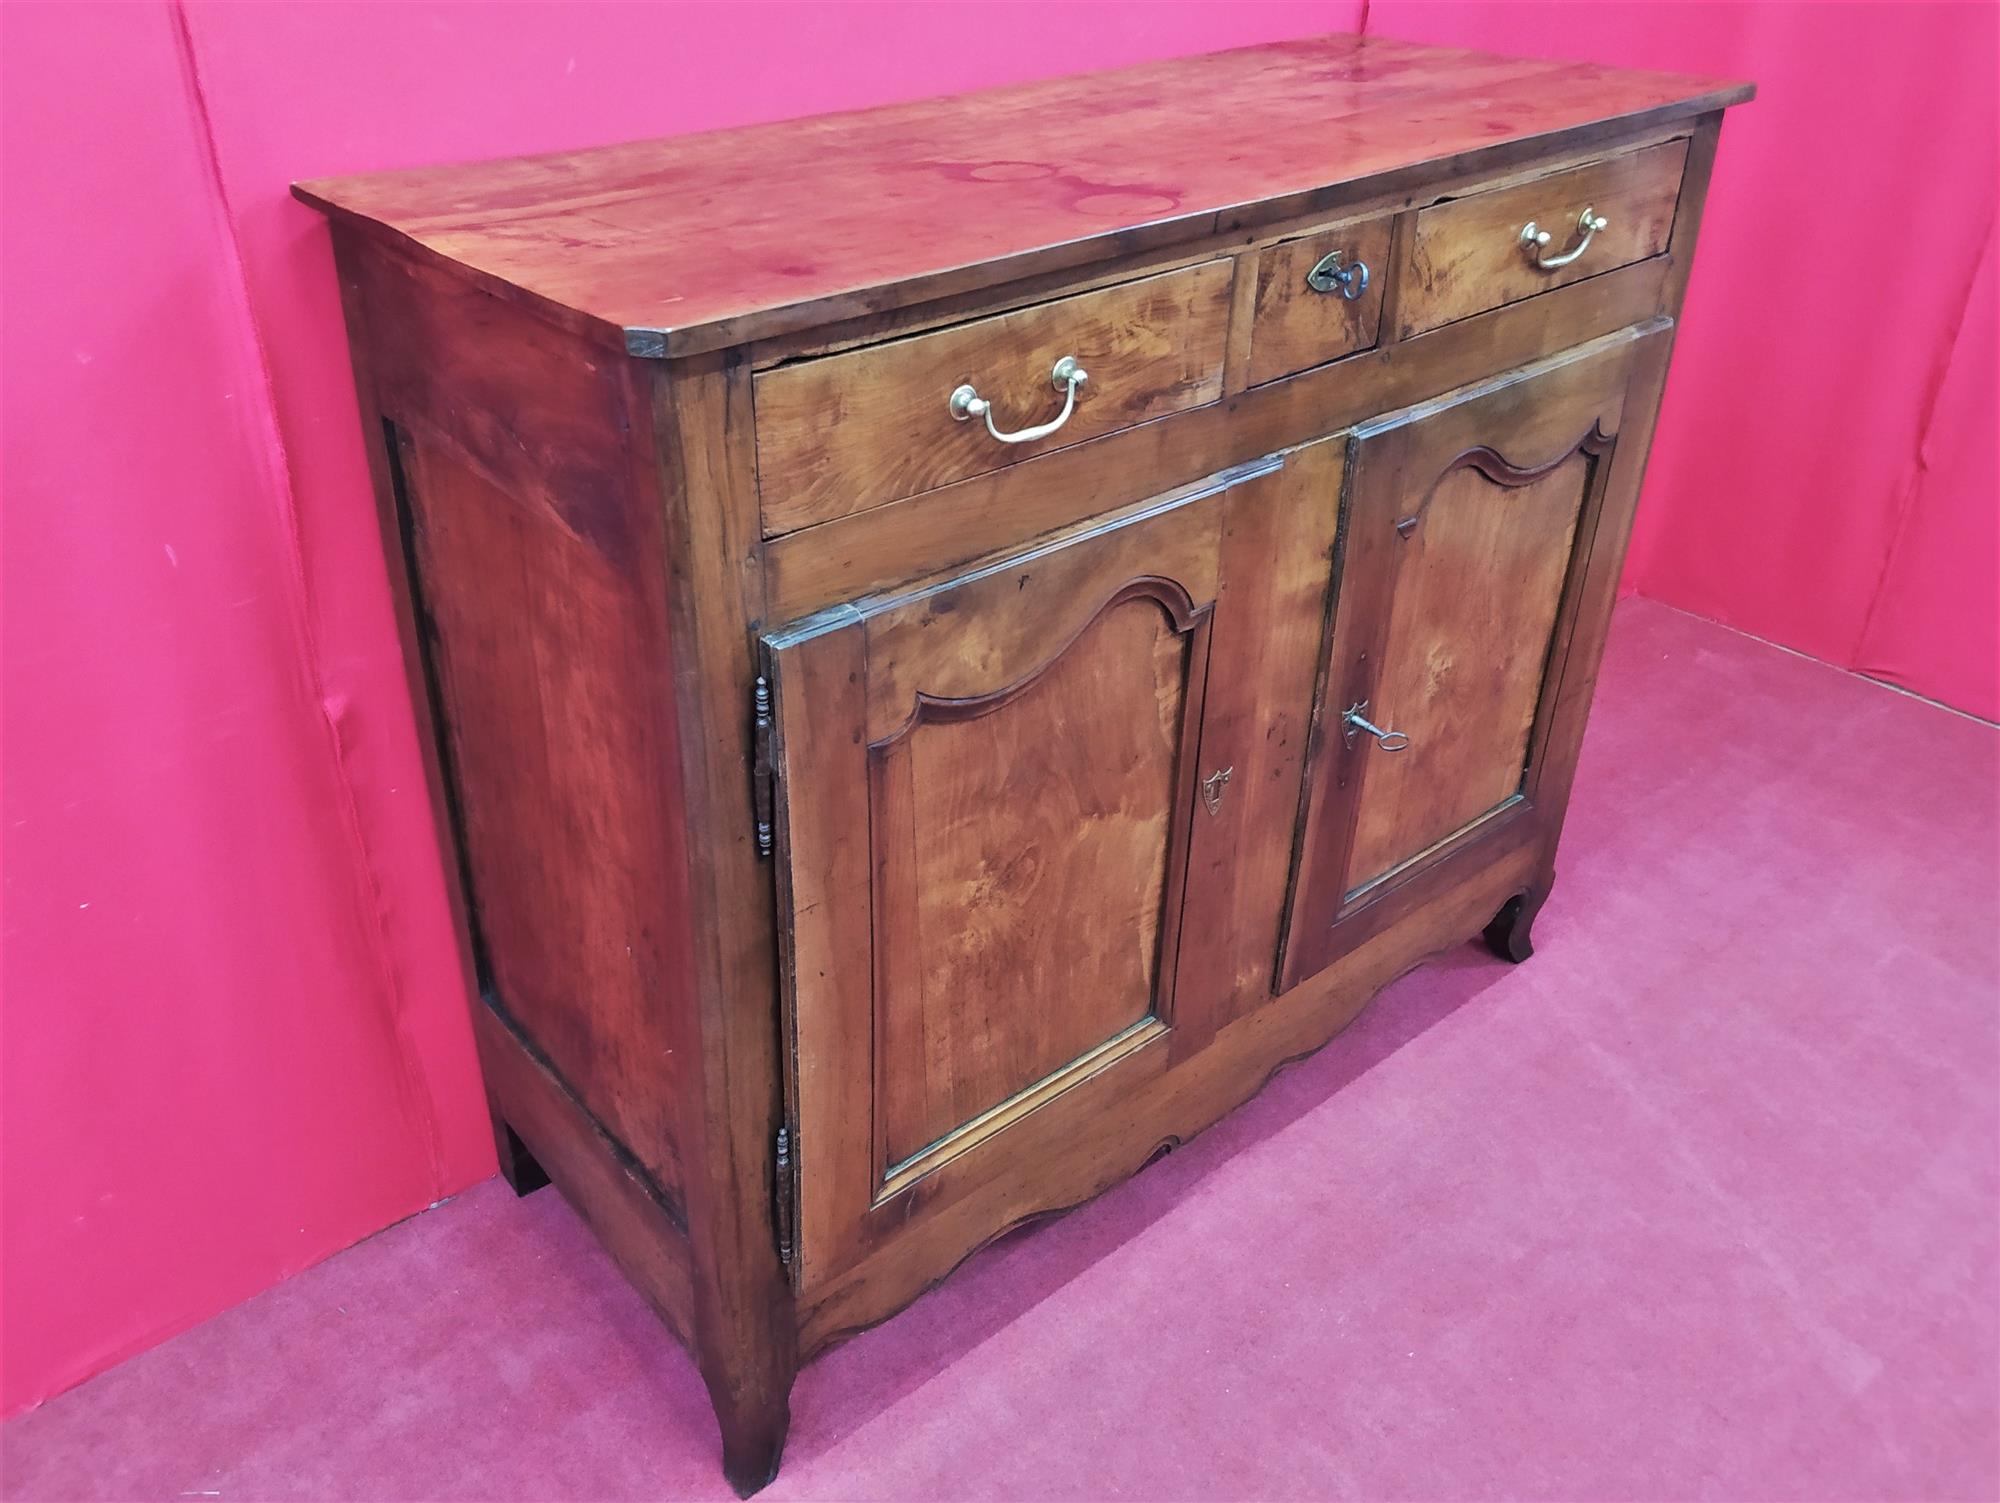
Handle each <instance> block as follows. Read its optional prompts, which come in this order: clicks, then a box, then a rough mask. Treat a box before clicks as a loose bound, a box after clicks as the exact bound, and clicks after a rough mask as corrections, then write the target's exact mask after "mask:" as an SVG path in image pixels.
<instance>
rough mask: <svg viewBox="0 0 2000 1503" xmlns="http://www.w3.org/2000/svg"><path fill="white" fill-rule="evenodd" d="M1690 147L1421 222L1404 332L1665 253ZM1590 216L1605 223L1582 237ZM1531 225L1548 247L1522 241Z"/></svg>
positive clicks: (1494, 195) (1648, 152)
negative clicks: (1584, 221)
mask: <svg viewBox="0 0 2000 1503" xmlns="http://www.w3.org/2000/svg"><path fill="white" fill-rule="evenodd" d="M1686 160H1687V142H1685V141H1668V142H1664V143H1662V144H1661V145H1659V146H1649V147H1647V148H1646V149H1645V150H1643V151H1634V152H1628V153H1627V154H1626V155H1624V156H1622V157H1612V158H1610V159H1609V160H1607V161H1603V162H1593V163H1591V164H1590V165H1589V166H1587V167H1578V168H1576V169H1574V170H1573V171H1570V172H1559V173H1556V174H1555V175H1553V176H1551V177H1545V178H1537V179H1536V180H1535V181H1533V182H1529V183H1521V184H1518V185H1517V186H1515V187H1512V188H1499V189H1495V190H1494V191H1493V192H1491V193H1478V194H1474V195H1473V196H1472V197H1470V198H1461V199H1456V200H1454V201H1452V202H1450V203H1443V204H1438V205H1436V206H1435V207H1434V208H1429V209H1424V210H1421V211H1419V212H1418V214H1417V224H1416V232H1415V234H1414V235H1413V236H1412V245H1411V250H1410V265H1409V275H1408V280H1407V281H1406V282H1405V284H1404V286H1403V295H1402V300H1401V305H1400V306H1401V317H1400V319H1399V332H1400V333H1401V334H1402V335H1404V336H1408V335H1411V334H1421V333H1422V332H1423V331H1424V330H1426V329H1435V328H1436V327H1438V325H1440V324H1448V323H1450V322H1451V321H1452V320H1453V319H1459V318H1464V317H1466V316H1467V315H1468V314H1473V313H1483V312H1484V311H1485V310H1487V309H1488V308H1498V307H1500V306H1501V305H1502V304H1504V303H1514V302H1519V301H1520V300H1521V299H1522V298H1526V297H1533V296H1534V295H1535V294H1536V293H1538V292H1547V291H1548V290H1549V289H1550V288H1552V287H1563V286H1566V285H1568V284H1569V283H1571V282H1578V281H1582V280H1583V279H1584V278H1585V277H1592V276H1596V275H1597V274H1598V273H1599V272H1601V271H1611V270H1613V269H1614V268H1616V267H1620V266H1629V265H1630V264H1631V263H1632V262H1634V261H1643V260H1645V259H1646V258H1647V257H1648V256H1657V255H1659V254H1660V253H1661V252H1662V251H1664V250H1665V249H1666V248H1667V240H1668V237H1669V236H1670V235H1671V233H1672V232H1673V227H1674V206H1675V204H1676V203H1677V202H1678V200H1679V198H1680V189H1681V166H1682V164H1683V163H1684V162H1685V161H1686ZM1586 210H1588V211H1589V212H1590V213H1591V214H1592V215H1593V216H1594V217H1595V218H1601V219H1603V220H1604V227H1603V228H1602V229H1598V230H1594V231H1592V232H1590V233H1589V234H1588V237H1587V240H1588V243H1585V242H1586V235H1585V231H1584V229H1583V226H1582V225H1581V223H1580V221H1581V219H1582V216H1583V214H1584V213H1585V211H1586ZM1531 224H1532V225H1533V226H1534V227H1535V230H1536V232H1537V234H1546V235H1547V236H1548V237H1549V238H1548V240H1547V241H1546V243H1536V242H1531V241H1529V240H1527V239H1525V238H1524V236H1523V231H1524V230H1526V228H1527V227H1528V226H1529V225H1531Z"/></svg>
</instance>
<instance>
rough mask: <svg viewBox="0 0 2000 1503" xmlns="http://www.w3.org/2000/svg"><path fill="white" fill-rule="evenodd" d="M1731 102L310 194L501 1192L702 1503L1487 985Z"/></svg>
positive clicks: (1643, 445)
mask: <svg viewBox="0 0 2000 1503" xmlns="http://www.w3.org/2000/svg"><path fill="white" fill-rule="evenodd" d="M1749 97H1750V89H1749V88H1748V87H1747V86H1745V85H1740V84H1718V83H1712V82H1706V81H1701V80H1695V79H1686V78H1677V77H1669V76H1664V75H1659V74H1649V73H1631V72H1620V71H1615V70H1610V69H1605V68H1599V67H1595V66H1590V65H1586V64H1577V63H1556V62H1530V61H1520V60H1510V59H1503V58H1495V57H1488V56H1483V55H1479V54H1475V53H1467V52H1453V51H1440V50H1437V49H1432V48H1423V47H1416V46H1411V45H1408V44H1404V43H1399V42H1392V41H1383V40H1377V39H1366V40H1363V39H1358V38H1354V37H1326V38H1321V39H1316V40H1312V41H1306V42H1297V43H1287V44H1282V45H1276V46H1268V47H1260V48H1250V49H1245V50H1242V51H1236V52H1228V53H1221V54H1217V55H1214V56H1210V57H1201V58H1190V59H1184V60H1178V61H1172V62H1164V63H1157V64H1152V65H1148V66H1145V67H1138V68H1132V69H1128V70H1125V71H1121V72H1116V73H1108V74H1102V75H1097V76H1093V77H1085V78H1070V79H1061V80H1057V81H1053V82H1047V83H1039V84H1032V85H1027V86H1023V87H1016V88H1010V89H1004V90H998V91H995V92H991V93H985V94H978V95H972V96H968V97H964V98H958V99H945V100H930V101H924V102H921V103H916V104H907V105H899V106H894V107H890V108H885V109H877V110H869V111H863V112H859V113H854V114H847V115H837V116H830V117H826V118H822V119H813V120H798V121H790V122H785V123H781V124H774V125H761V126H753V127H749V128H746V129H739V130H730V131H722V132H716V133H712V134H705V135H695V136H683V137H678V138H674V139H669V140H663V141H653V142H645V143H639V144H634V145H625V146H611V147H604V148H599V149H594V150H589V151H581V152H576V153H572V154H569V155H563V156H551V157H539V158H533V159H528V160H521V161H511V162H493V163H484V164H479V165H473V166H460V167H446V168H437V169H425V170H420V171H411V172H402V173H393V174H382V175H376V176H369V177H359V178H349V179H340V180H334V181H323V182H316V183H311V184H306V185H302V186H300V187H299V188H298V189H297V190H296V191H297V193H298V195H299V196H300V197H301V198H303V199H304V200H305V201H306V202H308V203H311V204H314V205H316V206H318V207H319V208H321V209H323V210H324V211H325V212H326V213H327V215H328V216H329V217H330V219H331V221H332V233H333V248H334V254H335V260H336V264H337V266H338V270H339V276H340V283H341V289H342V293H343V297H344V301H345V307H346V310H347V318H348V324H349V331H350V335H351V343H352V349H353V354H354V368H355V375H356V381H357V385H358V388H359V393H360V404H361V411H362V417H363V422H364V425H365V428H366V435H367V438H368V446H369V450H370V453H371V455H372V463H373V466H374V474H375V482H376V485H375V488H376V493H377V500H378V503H379V513H380V517H381V523H382V533H383V540H384V545H385V548H386V549H387V551H388V554H389V556H390V559H391V561H392V567H391V573H392V574H393V575H394V576H395V578H396V580H397V581H398V590H399V599H400V609H401V611H402V614H403V617H404V627H405V633H406V637H405V640H406V643H407V658H408V663H409V668H410V674H411V686H412V692H413V696H414V699H415V701H416V704H417V707H418V714H419V718H420V720H422V721H423V722H424V724H425V726H426V729H427V732H428V734H427V737H426V740H427V743H428V746H429V750H430V757H431V763H432V778H433V790H432V791H433V795H434V801H435V805H436V808H437V809H438V811H439V818H440V826H441V838H442V839H443V840H444V841H445V843H446V846H447V849H448V851H449V852H450V860H449V861H448V863H447V864H448V866H449V867H450V868H451V870H452V872H453V873H454V875H455V879H456V880H455V891H456V897H457V906H458V911H459V914H460V917H461V919H462V923H461V926H460V930H461V940H462V944H463V949H464V955H465V966H466V974H467V976H468V978H469V980H470V982H471V983H472V986H473V989H474V991H475V993H476V1000H475V1002H474V1005H473V1017H474V1024H475V1033H476V1037H477V1042H478V1048H479V1053H480V1058H481V1061H482V1063H483V1066H484V1070H485V1077H486V1087H487V1092H488V1096H489V1099H490V1102H491V1106H492V1113H493V1123H494V1131H495V1135H496V1138H497V1141H498V1144H499V1151H500V1159H501V1165H502V1168H503V1171H504V1172H505V1173H506V1174H507V1176H508V1177H509V1179H510V1180H511V1181H512V1182H513V1184H514V1185H515V1187H516V1188H517V1189H520V1190H523V1191H525V1190H527V1189H529V1188H531V1187H532V1186H534V1185H537V1184H540V1183H543V1182H544V1181H545V1180H552V1181H553V1182H554V1183H555V1184H556V1185H557V1186H558V1187H559V1188H560V1190H561V1191H562V1192H563V1194H564V1195H566V1196H567V1197H568V1198H569V1199H570V1200H571V1201H572V1202H573V1203H574V1204H575V1205H576V1207H577V1208H578V1209H579V1210H580V1211H581V1213H582V1214H583V1215H584V1217H585V1218H586V1219H587V1220H588V1221H589V1222H590V1224H591V1225H592V1227H593V1228H594V1229H595V1230H596V1232H597V1234H598V1236H599V1237H601V1238H602V1239H603V1241H604V1243H605V1245H606V1246H607V1247H608V1248H609V1249H610V1251H611V1252H612V1254H613V1255H614V1256H615V1257H616V1258H617V1259H618V1261H619V1262H620V1263H621V1265H622V1266H623V1267H624V1268H625V1269H626V1271H627V1272H628V1273H629V1274H630V1276H631V1277H632V1279H633V1280H634V1281H635V1283H636V1284H637V1285H638V1286H639V1288H641V1289H642V1290H643V1291H644V1292H645V1293H646V1295H647V1296H648V1298H649V1299H650V1300H651V1302H652V1304H653V1305H654V1307H655V1308H656V1309H657V1310H658V1311H659V1313H660V1316H661V1317H662V1319H663V1320H664V1321H665V1323H666V1324H667V1326H668V1327H669V1328H670V1329H671V1330H672V1331H673V1332H674V1333H675V1334H676V1335H677V1336H678V1337H679V1338H680V1339H681V1340H682V1341H683V1342H685V1343H686V1344H687V1345H688V1347H689V1348H690V1350H691V1351H692V1352H693V1354H694V1356H695V1358H696V1360H697V1362H698V1363H699V1365H700V1367H701V1371H702V1374H703V1376H704V1377H705V1379H706V1380H707V1383H708V1386H709V1390H710V1393H711V1395H712V1396H713V1399H714V1403H715V1409H716V1413H717V1416H718V1418H719V1420H720V1423H721V1430H722V1439H723V1458H724V1465H725V1468H726V1470H727V1473H728V1476H729V1478H730V1480H731V1481H732V1482H733V1483H734V1484H735V1485H736V1487H737V1488H738V1490H739V1491H741V1492H743V1493H745V1494H747V1493H749V1492H751V1491H754V1490H755V1489H756V1488H757V1487H759V1486H761V1485H762V1484H763V1483H765V1482H766V1481H768V1480H769V1478H770V1477H771V1476H773V1475H774V1474H775V1471H776V1468H777V1464H778V1457H779V1454H780V1451H781V1449H782V1445H783V1440H784V1434H785V1428H786V1424H787V1418H788V1410H787V1403H788V1394H789V1391H790V1388H791V1384H792V1378H793V1374H794V1372H795V1371H796V1369H797V1366H798V1364H799V1363H800V1362H801V1361H802V1360H804V1359H805V1358H807V1357H809V1356H810V1355H811V1354H812V1353H814V1352H815V1351H817V1350H819V1349H821V1348H823V1347H825V1346H826V1345H827V1344H828V1343H830V1342H832V1341H835V1340H837V1339H839V1338H840V1337H841V1336H843V1335H845V1334H847V1333H850V1332H853V1331H856V1330H858V1329H860V1328H862V1327H864V1326H867V1325H869V1324H871V1323H873V1322H876V1321H879V1320H881V1319H883V1318H884V1317H885V1316H887V1315H889V1314H891V1313H892V1312H894V1311H895V1310H897V1309H899V1308H901V1307H902V1306H903V1305H905V1304H907V1303H908V1302H909V1301H911V1300H912V1299H914V1298H916V1297H917V1296H918V1295H919V1294H920V1293H922V1292H923V1291H924V1290H925V1289H926V1288H928V1287H929V1286H930V1285H932V1284H934V1283H936V1282H937V1281H938V1280H940V1279H942V1278H943V1277H944V1276H945V1275H946V1274H948V1273H949V1272H950V1271H951V1270H952V1269H953V1268H954V1267H956V1266H957V1265H958V1263H959V1262H961V1261H962V1260H963V1259H964V1258H965V1257H966V1256H967V1255H968V1254H969V1253H971V1252H972V1251H973V1250H974V1249H976V1248H978V1247H980V1246H981V1245H983V1244H984V1243H986V1242H989V1241H991V1240H992V1239H993V1238H994V1237H996V1236H998V1235H1000V1234H1001V1233H1002V1232H1004V1231H1006V1230H1007V1229H1008V1228H1010V1227H1014V1226H1017V1225H1019V1224H1020V1223H1021V1222H1023V1221H1024V1220H1027V1219H1028V1218H1031V1217H1035V1216H1041V1215H1046V1214H1049V1213H1051V1212H1055V1211H1060V1210H1062V1209H1064V1208H1066V1207H1070V1206H1074V1205H1076V1204H1077V1203H1079V1202H1080V1201H1083V1200H1086V1199H1088V1198H1089V1197H1091V1196H1093V1195H1095V1194H1097V1193H1098V1192H1099V1191H1101V1190H1103V1189H1105V1188H1106V1187H1107V1186H1109V1185H1112V1184H1115V1183H1116V1182H1117V1181H1119V1180H1120V1179H1122V1178H1124V1177H1125V1176H1127V1175H1129V1174H1131V1173H1133V1172H1134V1171H1135V1170H1137V1169H1139V1168H1140V1167H1141V1166H1143V1165H1144V1164H1145V1163H1146V1162H1147V1161H1148V1160H1149V1159H1151V1158H1152V1157H1154V1156H1155V1155H1156V1154H1158V1153H1160V1152H1162V1151H1163V1150H1165V1149H1168V1148H1171V1147H1172V1146H1174V1145H1175V1144H1177V1143H1180V1142H1182V1141H1184V1140H1186V1139H1187V1138H1188V1137H1189V1136H1190V1135H1191V1134H1193V1133H1195V1132H1198V1131H1200V1130H1201V1129H1202V1128H1203V1127H1205V1126H1207V1125H1208V1124H1209V1123H1211V1122H1213V1121H1214V1120H1216V1118H1218V1117H1219V1116H1221V1115H1222V1114H1223V1113H1225V1112H1227V1111H1229V1110H1230V1109H1231V1108H1232V1107H1234V1106H1235V1105H1236V1104H1238V1103H1239V1102H1241V1101H1243V1100H1244V1099H1245V1098H1246V1097H1248V1096H1250V1095H1251V1094H1252V1093H1254V1092H1255V1091H1256V1090H1257V1089H1258V1088H1259V1086H1260V1085H1262V1083H1263V1082H1264V1081H1265V1080H1266V1079H1268V1078H1269V1076H1270V1075H1271V1073H1272V1072H1273V1071H1274V1070H1276V1069H1277V1068H1278V1067H1279V1066H1281V1065H1283V1064H1284V1063H1285V1062H1286V1061H1288V1060H1292V1059H1296V1058H1297V1057H1299V1056H1300V1055H1302V1054H1304V1053H1306V1052H1307V1051H1310V1050H1313V1049H1316V1048H1318V1047H1319V1046H1320V1045H1322V1044H1324V1043H1325V1042H1326V1041H1327V1040H1328V1039H1329V1038H1330V1037H1331V1036H1332V1035H1333V1034H1334V1033H1335V1032H1336V1031H1337V1030H1338V1029H1339V1028H1340V1027H1341V1026H1342V1025H1343V1024H1345V1023H1346V1022H1347V1021H1348V1020H1349V1019H1350V1018H1352V1017H1353V1016H1354V1015H1355V1013H1356V1012H1357V1011H1358V1010H1359V1009H1360V1007H1361V1006H1362V1004H1363V1003H1364V1002H1366V1001H1367V999H1368V998H1369V997H1370V996H1371V995H1372V994H1373V993H1374V992H1376V991H1377V990H1378V989H1379V988H1381V987H1382V986H1383V985H1384V984H1385V983H1386V982H1388V981H1390V980H1392V979H1393V978H1395V977H1396V976H1398V975H1400V974H1401V973H1402V972H1404V971H1406V970H1408V969H1409V968H1410V967H1411V966H1413V965H1415V964H1417V963H1418V962H1419V961H1421V960H1422V959H1424V958H1425V957H1426V956H1427V955H1430V954H1433V953H1434V952H1436V951H1438V950H1439V949H1440V948H1442V947H1444V946H1448V945H1453V944H1458V943H1461V942H1463V941H1465V940H1466V939H1468V938H1470V937H1473V936H1477V935H1480V934H1481V933H1482V932H1483V934H1484V936H1485V938H1486V940H1487V942H1488V943H1489V944H1490V945H1492V947H1493V948H1494V949H1495V950H1497V951H1498V952H1499V953H1500V954H1501V955H1502V956H1505V957H1507V958H1509V959H1513V960H1520V959H1523V958H1525V957H1526V956H1527V954H1528V953H1529V929H1530V925H1531V924H1532V923H1533V920H1534V917H1535V912H1536V910H1537V909H1538V908H1539V907H1540V906H1541V903H1542V901H1543V899H1544V898H1546V897H1547V895H1548V892H1549V884H1550V881H1551V876H1552V872H1553V863H1554V859H1555V850H1556V840H1557V835H1558V832H1559V830H1560V828H1561V825H1562V818H1563V810H1564V806H1565V804H1566V803H1567V801H1568V796H1569V789H1570V782H1571V777H1572V775H1573V773H1574V770H1575V766H1576V756H1577V748H1578V743H1579V741H1580V738H1581V736H1582V732H1583V724H1584V717H1585V715H1586V713H1587V711H1588V708H1589V702H1590V696H1591V688H1592V683H1593V680H1594V678H1595V675H1596V673H1597V667H1598V662H1599V659H1600V654H1601V650H1602V647H1603V642H1604V633H1605V626H1606V621H1607V619H1608V617H1609V613H1610V609H1611V604H1612V599H1613V596H1614V593H1615V589H1616V585H1617V581H1618V574H1619V567H1620V563H1621V560H1622V558H1623V555H1624V550H1625V542H1626V538H1627V536H1628V533H1629V530H1630V527H1631V523H1632V513H1633V507H1634V504H1635V503H1636V501H1637V499H1638V493H1639V482H1640V476H1641V472H1642V470H1643V468H1644V465H1645V460H1646V451H1647V446H1648V443H1649V441H1650V438H1651V435H1652V429H1653V421H1654V414H1655V412H1656V409H1657V407H1658V405H1659V399H1660V390H1661V385H1662V382H1663V380H1664V378H1665V375H1666V368H1667V355H1668V350H1669V348H1670V346H1671V344H1672V342H1673V334H1674V327H1675V320H1676V319H1677V317H1678V315H1679V311H1680V306H1681V300H1682V296H1683V292H1684V290H1685V288H1686V286H1687V279H1688V271H1689V265H1690V259H1691V257H1692V254H1693V251H1694V243H1695V235H1696V231H1697V229H1698V227H1699V225H1700V221H1701V214H1702V201H1703V197H1704V193H1705V191H1706V188H1707V186H1708V180H1709V173H1710V169H1711V166H1712V164H1713V162H1714V158H1715V150H1716V140H1717V134H1718V131H1719V128H1720V123H1721V112H1722V110H1723V109H1724V108H1725V107H1726V106H1728V105H1731V104H1734V103H1737V102H1739V101H1742V100H1744V99H1747V98H1749ZM1250 1276H1254V1270H1252V1271H1251V1272H1250Z"/></svg>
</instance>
